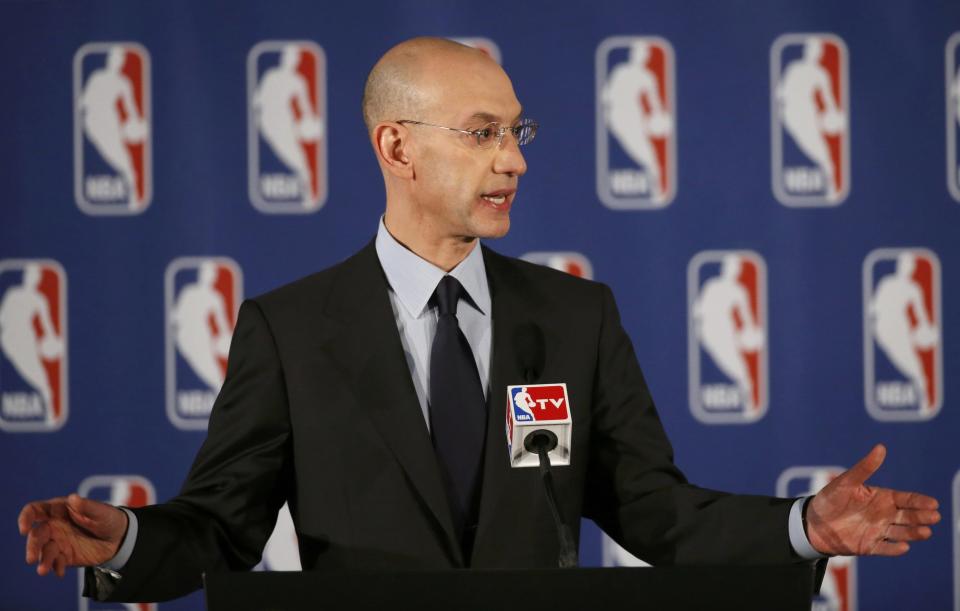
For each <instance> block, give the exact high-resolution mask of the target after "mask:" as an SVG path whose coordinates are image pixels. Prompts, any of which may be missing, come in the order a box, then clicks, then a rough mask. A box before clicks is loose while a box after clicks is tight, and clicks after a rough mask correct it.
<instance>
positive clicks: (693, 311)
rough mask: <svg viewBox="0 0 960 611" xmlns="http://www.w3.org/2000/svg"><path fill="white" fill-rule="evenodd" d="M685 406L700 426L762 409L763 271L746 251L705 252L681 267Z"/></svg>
mask: <svg viewBox="0 0 960 611" xmlns="http://www.w3.org/2000/svg"><path fill="white" fill-rule="evenodd" d="M687 285H688V316H689V333H688V338H689V359H690V367H689V369H690V373H689V375H690V408H691V410H692V411H693V415H694V416H695V417H696V418H697V420H699V421H701V422H703V423H706V424H744V423H750V422H754V421H756V420H758V419H759V418H760V417H762V416H763V415H764V414H765V413H766V411H767V394H768V391H767V385H768V383H767V380H768V376H767V272H766V265H765V263H764V261H763V258H762V257H761V256H760V255H758V254H757V253H755V252H751V251H747V250H728V251H706V252H701V253H699V254H697V255H696V256H695V257H694V258H693V259H692V260H691V261H690V265H689V267H688V268H687Z"/></svg>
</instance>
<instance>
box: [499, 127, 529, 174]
mask: <svg viewBox="0 0 960 611" xmlns="http://www.w3.org/2000/svg"><path fill="white" fill-rule="evenodd" d="M493 170H494V172H497V173H498V174H510V175H515V176H523V175H524V174H526V173H527V161H526V160H525V159H524V158H523V153H522V152H520V145H519V144H518V143H517V139H516V137H515V136H514V135H513V132H510V131H508V132H507V133H505V134H504V135H503V140H502V141H501V142H500V144H499V146H498V147H497V157H496V159H495V160H494V164H493Z"/></svg>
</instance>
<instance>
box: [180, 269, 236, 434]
mask: <svg viewBox="0 0 960 611" xmlns="http://www.w3.org/2000/svg"><path fill="white" fill-rule="evenodd" d="M165 287H166V288H165V294H166V310H165V311H166V316H167V325H166V326H167V332H166V344H167V345H166V361H167V416H168V417H169V418H170V421H171V422H172V423H173V424H174V426H176V427H177V428H180V429H184V430H197V429H205V428H207V419H208V418H209V416H210V410H211V409H212V408H213V402H214V400H215V399H216V398H217V394H218V393H219V392H220V387H221V386H222V385H223V380H224V378H225V377H226V374H227V353H228V351H229V349H230V340H231V338H232V336H233V330H234V327H236V324H237V312H238V310H239V308H240V300H241V299H242V296H243V275H242V274H241V272H240V267H239V266H238V265H237V264H236V263H235V262H234V261H233V260H232V259H228V258H226V257H205V258H204V257H182V258H179V259H174V260H173V261H172V262H171V263H170V265H168V266H167V272H166V278H165Z"/></svg>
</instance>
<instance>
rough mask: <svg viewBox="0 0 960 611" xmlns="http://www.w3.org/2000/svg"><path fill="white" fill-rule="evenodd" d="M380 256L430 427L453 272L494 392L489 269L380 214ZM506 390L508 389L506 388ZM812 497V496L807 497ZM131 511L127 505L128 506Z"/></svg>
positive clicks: (793, 530) (123, 552)
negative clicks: (443, 258)
mask: <svg viewBox="0 0 960 611" xmlns="http://www.w3.org/2000/svg"><path fill="white" fill-rule="evenodd" d="M376 249H377V257H378V258H379V259H380V266H381V267H383V271H384V274H385V275H386V277H387V282H388V283H389V285H390V291H389V296H390V305H391V306H392V308H393V315H394V318H395V319H396V322H397V329H398V330H399V331H400V342H401V343H402V344H403V352H404V354H405V356H406V358H407V366H408V367H409V368H410V375H411V377H412V378H413V386H414V388H415V389H416V391H417V399H418V400H419V401H420V410H421V411H422V412H423V420H424V424H425V425H426V426H427V429H428V430H429V428H430V412H429V409H430V407H429V403H428V401H427V399H428V397H427V389H429V388H430V350H431V348H432V346H433V336H434V335H435V334H436V331H437V310H436V308H432V307H430V306H429V301H430V297H431V296H432V295H433V292H434V291H435V290H436V288H437V285H438V284H439V283H440V280H441V278H443V277H444V276H445V275H447V274H448V273H449V275H451V276H453V277H454V278H456V279H457V280H459V281H460V284H462V285H463V288H464V289H465V290H466V292H467V295H469V296H470V300H469V301H466V300H461V301H460V304H459V306H458V307H457V320H458V321H459V323H460V329H461V330H462V331H463V334H464V335H465V336H466V338H467V342H468V343H469V344H470V350H472V351H473V358H474V360H475V361H476V362H477V371H478V372H479V374H480V383H481V385H482V386H483V394H484V397H487V396H488V395H489V394H490V344H491V335H492V332H493V320H492V319H491V303H490V286H489V284H487V270H486V267H485V266H484V264H483V253H482V252H481V249H480V244H479V243H477V245H476V246H475V247H474V248H473V250H472V251H470V254H469V255H467V257H466V258H465V259H464V260H463V261H461V262H460V264H459V265H457V266H456V267H455V268H453V269H452V270H450V272H445V271H443V270H442V269H440V268H439V267H437V266H436V265H434V264H432V263H430V262H429V261H427V260H425V259H422V258H421V257H420V256H419V255H416V254H414V252H413V251H411V250H409V249H408V248H406V247H405V246H404V245H403V244H401V243H400V242H398V241H397V240H396V239H395V238H394V237H393V236H392V235H390V232H389V231H387V228H386V226H385V225H384V224H383V218H381V219H380V226H379V228H378V230H377V240H376ZM504 391H506V389H504ZM806 498H809V497H806ZM806 498H800V499H797V501H796V502H795V503H794V504H793V506H792V507H791V508H790V517H789V521H788V528H789V534H790V544H791V545H792V546H793V549H794V551H795V552H797V554H799V555H800V557H801V558H805V559H807V560H813V559H817V558H823V557H824V556H823V555H822V554H820V553H819V552H817V550H815V549H814V548H813V546H812V545H810V541H809V540H808V539H807V535H806V533H805V532H804V529H803V520H802V515H801V512H802V509H803V503H804V502H805V501H806ZM125 511H126V510H125ZM126 513H127V516H128V517H129V518H130V527H129V528H128V529H127V536H126V538H124V540H123V544H122V545H121V547H120V549H119V550H118V551H117V555H116V556H114V557H113V558H111V559H110V560H109V561H107V562H105V563H104V564H103V565H102V567H103V568H106V569H111V570H114V571H119V570H120V569H122V568H123V566H124V565H125V564H126V563H127V560H129V559H130V554H131V553H133V547H134V545H135V543H136V538H137V529H138V524H137V517H136V516H135V515H133V513H132V512H130V511H126Z"/></svg>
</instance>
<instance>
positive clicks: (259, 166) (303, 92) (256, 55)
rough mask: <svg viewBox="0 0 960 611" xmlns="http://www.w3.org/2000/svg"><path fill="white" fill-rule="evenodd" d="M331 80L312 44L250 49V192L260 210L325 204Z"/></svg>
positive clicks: (301, 209) (290, 210)
mask: <svg viewBox="0 0 960 611" xmlns="http://www.w3.org/2000/svg"><path fill="white" fill-rule="evenodd" d="M326 78H327V77H326V60H325V59H324V55H323V50H322V49H321V48H320V47H319V46H317V45H316V44H315V43H313V42H309V41H279V40H269V41H264V42H261V43H258V44H257V45H256V46H254V47H253V49H251V50H250V54H249V55H248V57H247V95H248V98H247V99H248V102H249V104H248V107H249V119H248V121H249V125H248V147H249V181H250V184H249V189H250V200H251V201H252V202H253V205H254V207H255V208H256V209H257V210H259V211H261V212H265V213H267V214H302V213H307V212H315V211H316V210H318V209H319V208H320V206H322V205H323V202H324V200H326V197H327V138H326V131H327V109H326V88H327V86H326Z"/></svg>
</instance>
